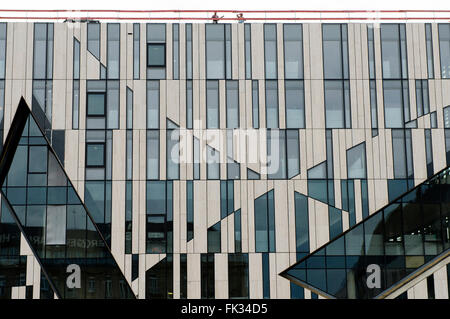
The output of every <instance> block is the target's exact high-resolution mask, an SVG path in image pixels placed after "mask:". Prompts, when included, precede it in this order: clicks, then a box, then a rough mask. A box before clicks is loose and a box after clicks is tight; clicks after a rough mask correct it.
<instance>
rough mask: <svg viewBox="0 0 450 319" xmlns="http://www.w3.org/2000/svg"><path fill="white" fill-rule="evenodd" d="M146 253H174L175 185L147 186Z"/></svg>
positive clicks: (156, 182)
mask: <svg viewBox="0 0 450 319" xmlns="http://www.w3.org/2000/svg"><path fill="white" fill-rule="evenodd" d="M146 188H147V189H146V197H147V198H146V215H147V225H146V252H147V253H150V254H164V253H170V252H172V239H173V238H172V236H173V234H172V222H173V183H172V182H164V181H151V182H147V185H146Z"/></svg>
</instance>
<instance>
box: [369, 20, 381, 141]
mask: <svg viewBox="0 0 450 319" xmlns="http://www.w3.org/2000/svg"><path fill="white" fill-rule="evenodd" d="M367 52H368V56H369V79H370V82H369V90H370V118H371V123H372V137H374V136H377V135H378V106H377V82H376V70H375V44H374V32H373V24H368V25H367Z"/></svg>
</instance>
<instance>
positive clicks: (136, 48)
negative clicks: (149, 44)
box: [133, 23, 141, 80]
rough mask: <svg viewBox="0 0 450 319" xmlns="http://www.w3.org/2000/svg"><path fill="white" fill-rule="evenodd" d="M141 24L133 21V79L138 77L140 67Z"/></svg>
mask: <svg viewBox="0 0 450 319" xmlns="http://www.w3.org/2000/svg"><path fill="white" fill-rule="evenodd" d="M140 61H141V25H140V23H133V79H135V80H138V79H139V78H140V67H141V63H140Z"/></svg>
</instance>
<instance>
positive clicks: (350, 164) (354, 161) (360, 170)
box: [347, 142, 367, 179]
mask: <svg viewBox="0 0 450 319" xmlns="http://www.w3.org/2000/svg"><path fill="white" fill-rule="evenodd" d="M366 176H367V175H366V143H365V142H362V143H361V144H358V145H356V146H353V147H352V148H350V149H348V150H347V177H348V178H349V179H354V178H358V179H365V178H366Z"/></svg>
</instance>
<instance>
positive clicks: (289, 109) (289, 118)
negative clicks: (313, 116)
mask: <svg viewBox="0 0 450 319" xmlns="http://www.w3.org/2000/svg"><path fill="white" fill-rule="evenodd" d="M284 89H285V101H286V102H285V103H286V127H287V128H305V97H304V88H303V81H295V80H286V81H285V84H284Z"/></svg>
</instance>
